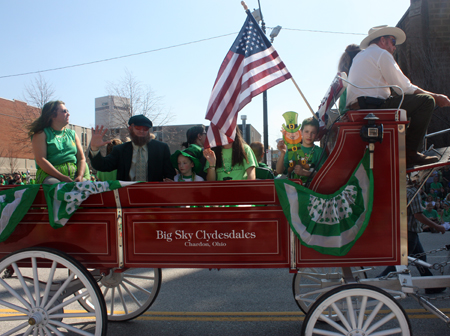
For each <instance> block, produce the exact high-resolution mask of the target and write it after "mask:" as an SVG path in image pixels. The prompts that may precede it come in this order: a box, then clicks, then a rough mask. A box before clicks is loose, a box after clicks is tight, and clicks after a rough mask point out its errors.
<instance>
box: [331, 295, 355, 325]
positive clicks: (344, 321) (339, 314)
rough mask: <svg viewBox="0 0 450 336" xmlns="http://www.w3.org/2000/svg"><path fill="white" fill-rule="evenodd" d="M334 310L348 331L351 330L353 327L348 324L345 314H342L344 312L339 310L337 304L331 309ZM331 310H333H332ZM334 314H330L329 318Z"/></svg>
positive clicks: (333, 304)
mask: <svg viewBox="0 0 450 336" xmlns="http://www.w3.org/2000/svg"><path fill="white" fill-rule="evenodd" d="M331 307H332V308H333V309H334V312H335V313H336V314H337V316H338V317H339V320H340V321H341V322H342V323H343V324H344V326H345V327H346V328H347V330H349V331H350V330H351V329H352V327H351V326H350V324H349V323H348V321H347V319H346V318H345V316H344V314H343V313H342V311H341V310H340V309H339V307H338V306H337V305H336V303H334V302H333V303H332V304H331V306H330V308H331ZM330 310H331V309H330ZM331 313H332V312H329V314H328V316H331Z"/></svg>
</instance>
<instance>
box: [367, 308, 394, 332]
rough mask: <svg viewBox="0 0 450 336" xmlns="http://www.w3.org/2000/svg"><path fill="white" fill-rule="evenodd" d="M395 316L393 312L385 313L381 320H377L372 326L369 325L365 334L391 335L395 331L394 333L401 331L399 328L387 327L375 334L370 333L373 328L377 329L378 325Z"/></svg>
mask: <svg viewBox="0 0 450 336" xmlns="http://www.w3.org/2000/svg"><path fill="white" fill-rule="evenodd" d="M394 317H395V314H394V313H392V312H391V313H389V314H388V315H386V316H385V317H383V318H382V319H381V320H379V321H378V322H377V323H375V324H374V325H373V326H371V327H370V329H369V330H367V334H369V335H392V334H393V333H394V332H393V331H394V330H396V331H395V333H398V332H401V330H400V329H398V328H394V329H389V330H383V331H382V332H380V333H377V334H372V333H373V332H374V331H375V330H377V329H378V328H379V327H381V326H382V325H384V324H385V323H387V322H389V321H390V320H392V319H393V318H394Z"/></svg>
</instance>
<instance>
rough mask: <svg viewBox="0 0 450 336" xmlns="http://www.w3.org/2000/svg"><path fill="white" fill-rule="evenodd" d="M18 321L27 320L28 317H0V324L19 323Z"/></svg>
mask: <svg viewBox="0 0 450 336" xmlns="http://www.w3.org/2000/svg"><path fill="white" fill-rule="evenodd" d="M20 320H28V315H11V316H3V317H0V322H3V321H20Z"/></svg>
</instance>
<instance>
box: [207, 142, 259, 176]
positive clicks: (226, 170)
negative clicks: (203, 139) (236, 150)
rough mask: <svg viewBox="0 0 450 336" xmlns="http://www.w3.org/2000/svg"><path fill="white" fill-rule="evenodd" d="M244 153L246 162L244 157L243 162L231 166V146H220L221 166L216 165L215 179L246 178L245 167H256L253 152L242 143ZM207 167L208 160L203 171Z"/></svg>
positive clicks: (256, 162)
mask: <svg viewBox="0 0 450 336" xmlns="http://www.w3.org/2000/svg"><path fill="white" fill-rule="evenodd" d="M244 149H245V154H247V159H248V162H247V161H246V160H245V159H244V162H243V163H239V164H237V165H234V166H231V164H232V153H233V149H232V148H222V162H223V164H222V167H216V173H217V181H228V180H246V179H247V169H248V168H250V167H258V161H257V160H256V156H255V153H253V151H252V149H251V148H250V146H249V145H247V144H244ZM208 167H209V162H206V165H205V171H207V169H208Z"/></svg>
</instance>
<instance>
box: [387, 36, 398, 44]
mask: <svg viewBox="0 0 450 336" xmlns="http://www.w3.org/2000/svg"><path fill="white" fill-rule="evenodd" d="M388 39H390V40H391V42H392V45H394V46H395V44H396V43H397V40H396V39H395V37H391V36H389V37H388Z"/></svg>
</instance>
